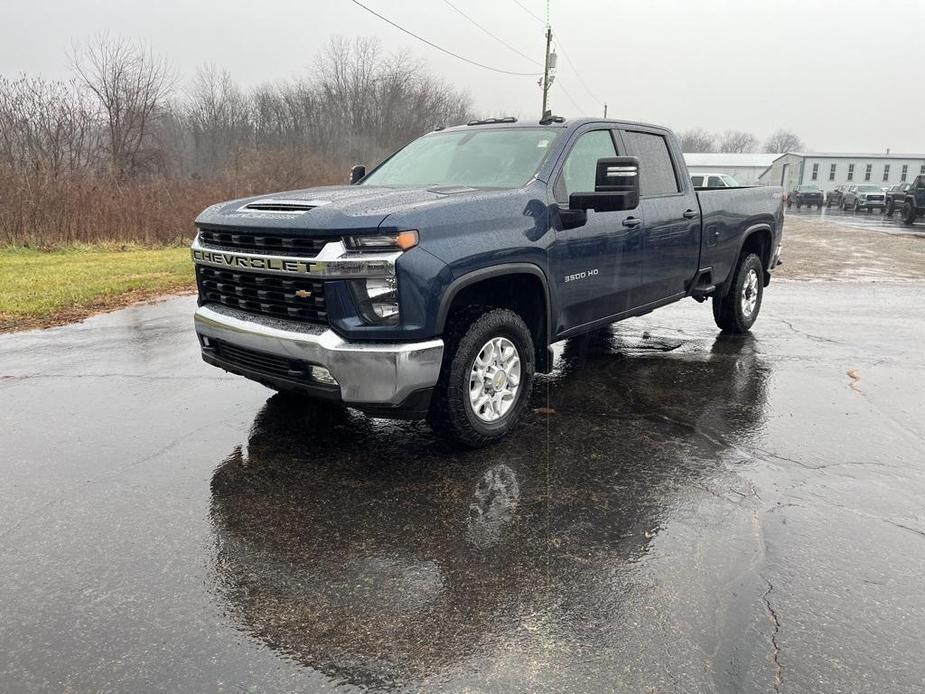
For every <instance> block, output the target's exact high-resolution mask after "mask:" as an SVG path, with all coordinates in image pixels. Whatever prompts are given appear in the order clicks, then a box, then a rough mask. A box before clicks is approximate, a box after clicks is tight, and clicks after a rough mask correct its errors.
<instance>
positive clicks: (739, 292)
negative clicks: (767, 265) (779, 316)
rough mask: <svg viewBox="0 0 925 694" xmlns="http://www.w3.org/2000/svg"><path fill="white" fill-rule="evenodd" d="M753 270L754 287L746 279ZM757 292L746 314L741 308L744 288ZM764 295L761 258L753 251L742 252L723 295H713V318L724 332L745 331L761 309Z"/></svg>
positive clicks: (753, 322)
mask: <svg viewBox="0 0 925 694" xmlns="http://www.w3.org/2000/svg"><path fill="white" fill-rule="evenodd" d="M753 271H754V273H755V276H756V278H757V283H756V286H755V287H754V288H751V287H749V286H748V283H747V282H746V280H747V279H748V278H749V276H750V274H751V273H752V272H753ZM747 289H748V290H749V291H755V292H757V299H756V301H755V304H754V308H753V309H752V310H751V313H750V314H748V315H746V314H745V311H744V309H743V306H742V303H743V301H742V300H743V297H744V295H745V293H746V290H747ZM763 297H764V267H763V266H762V264H761V258H759V257H758V256H757V255H755V254H754V253H743V254H742V256H741V257H740V258H739V264H738V266H737V267H736V269H735V274H734V275H733V277H732V284H731V285H730V287H729V291H728V292H727V293H726V295H725V296H714V297H713V320H715V321H716V325H717V327H719V328H720V330H722V331H723V332H724V333H734V334H742V333H747V332H748V331H749V330H750V329H751V327H752V326H753V325H754V324H755V321H756V320H757V318H758V312H759V311H760V310H761V300H762V299H763Z"/></svg>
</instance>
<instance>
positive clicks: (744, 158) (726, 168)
mask: <svg viewBox="0 0 925 694" xmlns="http://www.w3.org/2000/svg"><path fill="white" fill-rule="evenodd" d="M779 156H780V155H779V154H762V153H760V152H756V153H753V152H746V153H738V152H735V153H724V152H689V153H687V154H685V155H684V161H685V162H686V163H687V169H688V171H689V172H690V173H691V174H692V175H693V174H703V173H721V174H726V175H728V176H732V177H733V178H734V179H735V180H736V181H738V182H739V183H740V184H741V185H743V186H754V185H760V184H761V181H759V180H758V178H759V176H761V174H763V173H764V172H765V171H767V170H768V168H770V166H771V164H773V163H774V160H775V159H777V157H779ZM764 185H770V184H768V183H765V184H764Z"/></svg>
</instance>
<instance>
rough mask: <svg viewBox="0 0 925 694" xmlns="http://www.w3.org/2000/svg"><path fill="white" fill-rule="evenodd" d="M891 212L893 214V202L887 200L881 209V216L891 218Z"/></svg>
mask: <svg viewBox="0 0 925 694" xmlns="http://www.w3.org/2000/svg"><path fill="white" fill-rule="evenodd" d="M893 212H894V203H893V200H892V199H890V200H887V201H886V207H885V208H884V209H883V214H885V215H886V216H887V217H892V216H893Z"/></svg>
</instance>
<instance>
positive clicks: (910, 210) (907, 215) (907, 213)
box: [903, 202, 915, 226]
mask: <svg viewBox="0 0 925 694" xmlns="http://www.w3.org/2000/svg"><path fill="white" fill-rule="evenodd" d="M903 223H904V224H908V225H909V226H912V225H913V224H915V206H914V205H913V204H912V203H911V202H906V203H905V204H904V205H903Z"/></svg>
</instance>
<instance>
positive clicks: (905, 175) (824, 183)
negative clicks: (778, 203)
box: [760, 152, 925, 191]
mask: <svg viewBox="0 0 925 694" xmlns="http://www.w3.org/2000/svg"><path fill="white" fill-rule="evenodd" d="M776 157H777V158H776V159H775V160H774V162H773V164H772V165H771V167H770V168H769V169H768V170H767V171H766V172H765V173H764V174H762V175H761V176H760V181H761V183H762V184H764V185H771V186H783V187H784V190H792V189H793V187H794V186H798V185H802V184H805V183H815V184H816V185H818V186H819V187H820V188H822V189H823V190H824V191H830V190H832V189H833V188H834V187H835V186H839V185H843V184H845V183H873V184H877V185H880V186H892V185H896V184H897V183H903V182H905V181H912V180H914V179H915V177H916V176H918V175H919V174H925V154H839V153H832V152H788V153H787V154H779V155H776Z"/></svg>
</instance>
